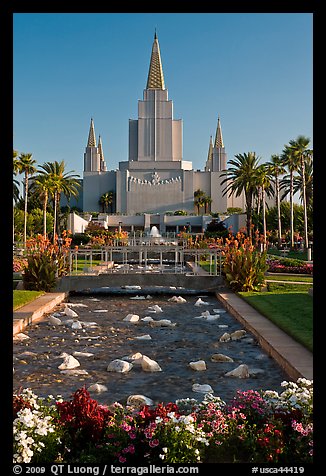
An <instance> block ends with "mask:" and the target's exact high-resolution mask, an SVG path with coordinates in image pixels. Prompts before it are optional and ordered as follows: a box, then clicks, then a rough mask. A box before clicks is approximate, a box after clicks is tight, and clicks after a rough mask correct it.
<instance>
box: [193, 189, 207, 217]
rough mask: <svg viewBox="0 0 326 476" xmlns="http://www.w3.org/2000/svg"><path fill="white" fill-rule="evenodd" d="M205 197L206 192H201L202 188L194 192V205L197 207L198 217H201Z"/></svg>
mask: <svg viewBox="0 0 326 476" xmlns="http://www.w3.org/2000/svg"><path fill="white" fill-rule="evenodd" d="M204 197H205V192H203V190H200V188H198V189H197V190H195V191H194V198H195V200H194V204H195V207H197V215H199V209H200V208H201V207H203V206H204Z"/></svg>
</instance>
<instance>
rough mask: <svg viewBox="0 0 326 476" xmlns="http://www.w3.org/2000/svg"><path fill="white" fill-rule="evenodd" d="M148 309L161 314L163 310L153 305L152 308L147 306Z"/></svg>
mask: <svg viewBox="0 0 326 476" xmlns="http://www.w3.org/2000/svg"><path fill="white" fill-rule="evenodd" d="M148 309H150V310H151V311H154V312H163V309H162V308H161V307H160V306H158V305H157V304H155V305H154V306H149V307H148Z"/></svg>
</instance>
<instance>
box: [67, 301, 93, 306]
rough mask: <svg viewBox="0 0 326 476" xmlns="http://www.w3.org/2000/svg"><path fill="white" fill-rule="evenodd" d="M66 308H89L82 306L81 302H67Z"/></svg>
mask: <svg viewBox="0 0 326 476" xmlns="http://www.w3.org/2000/svg"><path fill="white" fill-rule="evenodd" d="M66 306H69V307H88V306H87V304H82V303H79V302H66Z"/></svg>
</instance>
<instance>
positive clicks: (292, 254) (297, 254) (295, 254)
mask: <svg viewBox="0 0 326 476" xmlns="http://www.w3.org/2000/svg"><path fill="white" fill-rule="evenodd" d="M267 253H268V254H269V255H274V256H279V257H280V258H284V257H285V258H291V259H299V260H302V261H307V259H308V256H307V252H306V251H296V250H291V251H289V252H288V253H286V254H285V255H284V253H282V250H278V249H274V248H269V249H268V251H267ZM311 259H313V253H312V252H311Z"/></svg>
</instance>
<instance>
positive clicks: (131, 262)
mask: <svg viewBox="0 0 326 476" xmlns="http://www.w3.org/2000/svg"><path fill="white" fill-rule="evenodd" d="M204 257H205V258H208V260H207V259H206V261H208V263H209V266H208V268H209V271H208V274H209V275H213V276H219V275H221V269H222V259H221V252H220V250H218V249H198V248H196V249H194V248H186V247H184V246H180V245H162V244H161V245H156V246H147V245H144V244H136V245H125V246H121V245H119V246H118V245H117V246H107V247H103V248H99V249H94V248H89V249H78V250H70V251H69V253H68V255H67V257H66V259H67V260H68V263H67V265H68V269H69V275H77V274H100V273H117V272H118V273H136V272H137V273H148V272H153V271H155V272H160V273H183V274H198V272H199V270H200V269H201V268H200V261H202V260H203V258H204ZM187 261H192V262H193V263H194V266H193V267H192V268H191V269H190V268H189V267H188V265H187ZM153 265H154V266H155V265H156V267H155V269H154V268H153Z"/></svg>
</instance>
